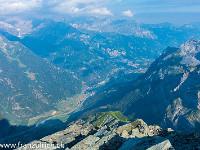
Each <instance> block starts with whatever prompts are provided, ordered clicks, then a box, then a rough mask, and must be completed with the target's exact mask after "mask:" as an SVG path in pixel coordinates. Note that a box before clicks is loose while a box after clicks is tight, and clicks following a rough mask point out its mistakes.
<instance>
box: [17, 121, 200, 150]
mask: <svg viewBox="0 0 200 150" xmlns="http://www.w3.org/2000/svg"><path fill="white" fill-rule="evenodd" d="M33 145H36V146H34V148H33V147H31V146H33ZM45 145H51V146H49V147H45ZM199 146H200V138H199V134H198V133H191V134H182V133H179V132H176V131H173V130H172V129H170V128H168V129H166V130H163V129H162V128H160V127H159V126H156V125H153V126H152V125H150V126H148V125H147V124H146V123H145V122H144V121H143V120H141V119H138V120H136V121H135V122H132V123H127V124H125V125H122V126H119V125H117V123H115V124H113V125H111V126H109V127H108V126H106V125H104V126H102V127H98V128H97V127H94V126H93V125H92V124H91V123H89V122H86V121H83V120H78V121H76V122H73V123H71V124H70V125H69V126H68V127H67V128H66V129H65V130H63V131H60V132H57V133H54V134H52V135H49V136H46V137H44V138H42V139H40V140H38V141H33V142H31V143H29V144H26V145H25V146H23V147H20V148H18V150H29V149H41V150H42V149H49V150H50V149H52V150H53V149H65V150H98V149H101V150H117V149H119V150H144V149H148V150H173V149H176V150H183V149H187V150H192V149H200V147H199Z"/></svg>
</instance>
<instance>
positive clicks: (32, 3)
mask: <svg viewBox="0 0 200 150" xmlns="http://www.w3.org/2000/svg"><path fill="white" fill-rule="evenodd" d="M41 4H42V0H29V1H27V0H9V1H8V0H0V14H1V15H7V14H18V13H22V12H25V11H30V10H32V9H33V8H36V7H40V6H41Z"/></svg>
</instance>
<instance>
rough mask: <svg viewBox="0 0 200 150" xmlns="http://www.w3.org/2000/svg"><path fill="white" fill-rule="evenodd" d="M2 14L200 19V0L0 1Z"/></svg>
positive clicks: (152, 20) (148, 20) (151, 20)
mask: <svg viewBox="0 0 200 150" xmlns="http://www.w3.org/2000/svg"><path fill="white" fill-rule="evenodd" d="M0 2H1V3H0V14H1V15H0V16H1V17H2V16H20V17H42V18H48V16H55V17H58V18H65V17H69V16H97V17H105V18H113V19H122V18H126V19H134V20H138V21H140V22H142V23H147V24H157V23H164V22H169V23H173V24H178V25H183V24H188V23H192V22H200V9H199V8H200V1H198V0H182V1H181V2H180V1H178V0H168V1H167V0H148V1H147V0H140V1H139V0H108V1H106V0H51V1H49V0H10V1H6V0H0Z"/></svg>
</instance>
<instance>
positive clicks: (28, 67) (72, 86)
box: [0, 35, 81, 125]
mask: <svg viewBox="0 0 200 150" xmlns="http://www.w3.org/2000/svg"><path fill="white" fill-rule="evenodd" d="M80 91H81V82H80V81H78V80H77V79H74V78H73V77H72V75H70V74H69V73H66V72H64V71H62V70H61V69H60V68H58V67H55V66H54V65H52V64H50V63H49V62H48V61H45V60H43V59H42V58H40V57H38V56H37V55H35V54H34V53H33V52H32V51H30V50H29V49H27V48H26V47H25V46H23V45H22V44H21V43H19V42H11V41H8V40H7V39H6V38H4V37H3V36H1V35H0V113H1V116H2V117H3V118H6V119H8V120H9V122H10V123H11V124H14V125H28V124H32V123H35V122H36V121H37V120H39V119H41V120H40V121H42V120H44V119H46V118H48V117H49V116H52V115H51V114H52V111H58V108H57V104H58V103H59V102H61V101H62V100H66V98H67V97H71V96H74V95H75V94H78V93H80ZM66 103H67V102H66ZM39 115H42V116H43V117H38V118H34V117H36V116H39ZM54 115H55V112H54ZM45 117H46V118H45Z"/></svg>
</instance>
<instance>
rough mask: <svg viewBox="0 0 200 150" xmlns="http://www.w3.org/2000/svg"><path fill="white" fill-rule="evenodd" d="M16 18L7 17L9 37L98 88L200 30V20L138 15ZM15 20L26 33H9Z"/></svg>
mask: <svg viewBox="0 0 200 150" xmlns="http://www.w3.org/2000/svg"><path fill="white" fill-rule="evenodd" d="M11 20H13V19H12V18H11V19H10V20H5V22H6V23H7V24H8V25H7V26H6V27H4V26H3V27H2V30H3V33H4V35H5V36H6V37H7V38H8V39H9V40H14V41H16V40H17V41H20V42H21V43H22V44H23V45H25V46H26V47H28V48H29V49H30V50H32V51H33V52H34V53H36V54H37V55H40V56H41V57H43V58H45V59H47V60H49V61H50V62H51V63H53V64H54V65H56V66H58V67H60V68H64V69H66V70H67V71H69V72H71V73H73V74H74V75H75V76H76V77H77V78H78V79H80V80H81V81H84V83H86V85H87V86H89V87H92V88H93V87H98V86H102V85H105V83H107V82H108V81H109V80H110V79H111V78H116V77H118V78H119V79H120V78H122V80H123V75H127V74H128V75H132V74H135V73H144V72H145V71H146V70H147V68H148V67H149V66H150V64H151V63H152V62H153V60H154V59H155V58H157V57H158V56H159V55H160V54H161V53H162V51H163V49H165V48H166V47H167V46H168V45H170V46H178V45H180V44H181V43H183V42H185V41H187V40H188V39H191V38H193V37H195V38H197V37H198V36H199V29H198V28H197V27H196V26H194V27H192V28H189V26H188V25H187V26H183V27H177V26H175V25H172V24H167V23H165V24H158V25H146V24H142V23H139V22H137V21H135V20H106V19H101V18H95V17H86V18H84V17H83V18H82V17H78V18H76V17H72V18H69V19H67V20H65V21H59V22H58V21H57V22H56V21H53V20H47V19H46V20H37V19H32V20H20V19H14V21H11ZM23 22H24V23H23ZM26 24H28V26H27V27H28V29H27V27H26ZM10 26H13V27H15V28H14V29H15V31H16V32H19V33H18V34H21V37H20V38H18V37H16V36H17V35H16V33H14V32H9V33H10V34H12V35H15V36H11V35H9V34H8V33H7V32H8V31H11V30H7V28H8V27H10ZM17 28H20V30H19V31H18V30H17ZM9 29H10V28H9ZM22 31H24V32H22ZM25 31H26V32H25ZM172 37H173V38H172ZM120 80H121V79H120ZM129 80H130V79H129Z"/></svg>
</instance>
